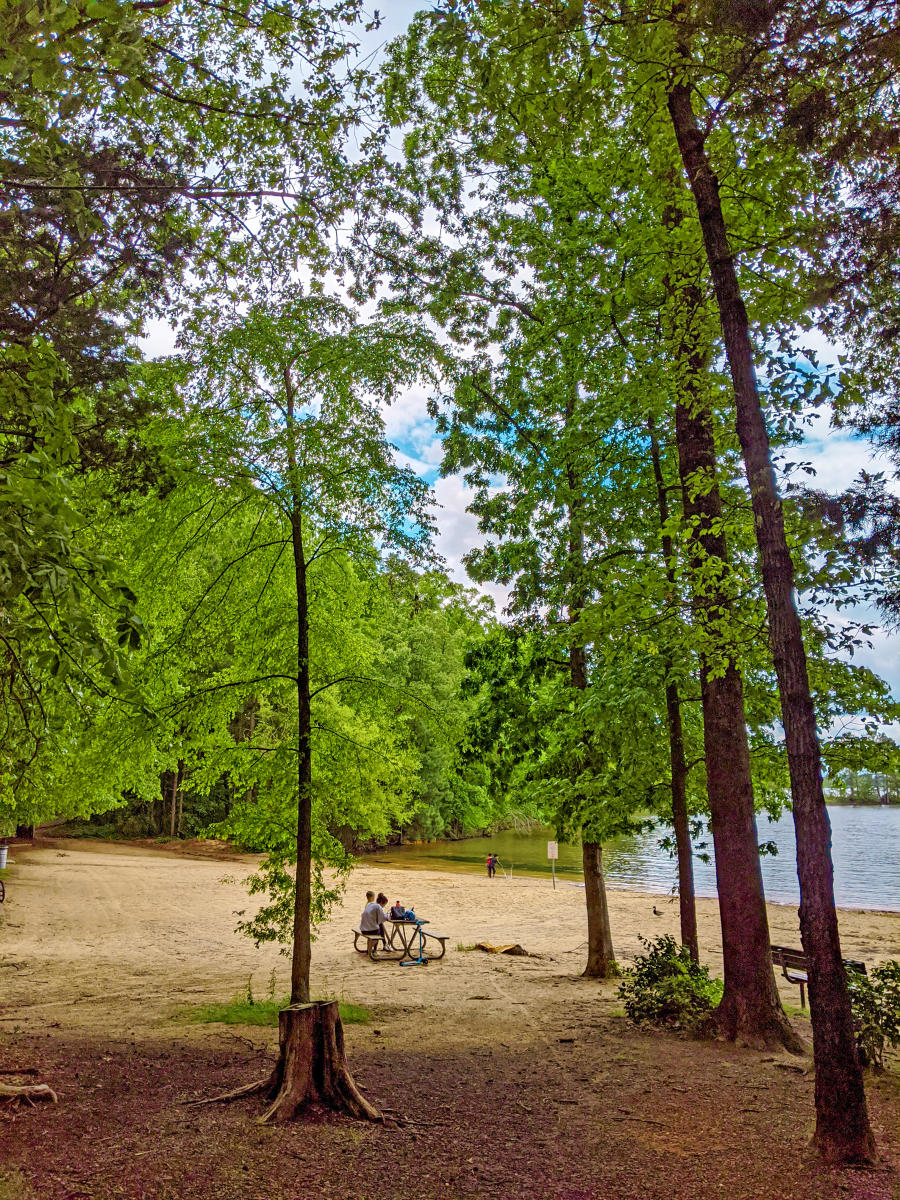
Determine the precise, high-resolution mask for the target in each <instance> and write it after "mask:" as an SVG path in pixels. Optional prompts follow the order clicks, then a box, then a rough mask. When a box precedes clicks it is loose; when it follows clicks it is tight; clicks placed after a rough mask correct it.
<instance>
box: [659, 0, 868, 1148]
mask: <svg viewBox="0 0 900 1200" xmlns="http://www.w3.org/2000/svg"><path fill="white" fill-rule="evenodd" d="M683 15H685V14H684V13H681V14H676V20H675V21H674V22H673V25H674V33H675V37H676V54H675V58H674V61H673V63H672V68H671V75H670V83H669V90H668V108H669V113H670V116H671V120H672V127H673V130H674V132H675V137H676V139H677V142H678V148H679V151H680V153H681V157H682V161H683V163H684V170H685V174H686V175H687V179H688V182H689V185H690V187H691V190H692V193H693V196H694V200H695V203H696V207H697V218H698V221H699V224H700V229H701V231H702V234H703V240H704V245H705V248H706V255H707V260H708V263H709V269H710V274H711V277H712V281H713V286H714V289H715V295H716V303H717V305H718V309H719V315H720V318H721V323H722V335H723V341H724V345H725V352H726V355H727V358H728V364H729V368H730V370H731V376H732V381H733V384H734V394H735V402H736V409H737V432H738V437H739V439H740V442H741V448H742V451H743V454H744V461H745V465H746V471H747V480H748V484H749V488H750V495H751V500H752V503H753V511H754V516H755V519H756V532H757V541H758V545H759V556H760V570H761V574H762V579H763V586H764V588H765V592H766V601H767V607H768V612H769V623H770V629H771V637H772V647H773V656H774V660H775V670H776V674H777V676H778V684H779V692H780V696H781V707H782V720H783V722H784V730H785V740H786V745H787V754H788V762H789V767H790V774H791V795H792V799H793V813H794V824H795V827H796V834H797V869H798V874H799V877H800V892H801V902H800V928H801V937H802V939H803V945H804V949H805V950H806V952H807V955H808V957H809V963H810V968H809V975H810V1010H811V1014H812V1018H813V1045H814V1050H815V1061H816V1117H817V1122H816V1135H815V1141H816V1144H817V1146H818V1148H819V1150H820V1152H821V1153H822V1155H823V1157H825V1158H826V1159H828V1160H829V1161H835V1162H847V1161H860V1160H861V1161H869V1160H871V1158H872V1157H873V1155H874V1139H873V1136H872V1132H871V1128H870V1126H869V1120H868V1113H867V1109H866V1100H865V1091H864V1088H863V1081H862V1070H861V1067H860V1064H859V1060H858V1055H857V1052H856V1046H855V1041H854V1037H853V1020H852V1013H851V1009H850V997H849V993H848V990H847V980H846V974H845V971H844V966H843V961H842V957H841V948H840V939H839V936H838V926H837V913H836V911H835V905H834V880H833V868H832V863H831V839H830V829H829V824H828V815H827V812H826V809H825V798H824V792H823V787H822V771H821V758H820V752H819V743H818V738H817V735H816V718H815V709H814V706H813V700H812V693H811V691H810V687H809V679H808V673H807V666H806V653H805V649H804V645H803V634H802V629H801V624H800V618H799V615H798V613H797V609H796V604H795V600H794V566H793V562H792V560H791V556H790V551H789V549H788V544H787V539H786V536H785V529H784V518H783V515H782V511H781V499H780V497H779V494H778V489H777V485H776V482H775V475H774V471H773V469H772V464H771V457H770V443H769V434H768V430H767V428H766V422H765V417H764V415H763V410H762V406H761V404H760V399H759V393H758V390H757V384H756V375H755V370H754V361H753V358H754V356H753V346H752V342H751V338H750V326H749V320H748V316H747V310H746V307H745V304H744V300H743V297H742V294H741V287H740V283H739V281H738V276H737V271H736V269H735V264H734V257H733V253H732V249H731V246H730V244H729V239H728V229H727V224H726V221H725V216H724V212H723V208H722V203H721V200H720V196H719V188H718V180H717V179H716V176H715V174H714V170H713V167H712V165H711V163H710V160H709V157H708V154H707V151H706V149H705V145H704V143H705V140H706V139H705V137H704V135H703V133H702V132H701V130H700V127H699V124H698V122H697V119H696V116H695V114H694V109H693V99H692V93H693V90H694V87H695V86H696V84H695V82H694V80H692V79H691V75H690V68H689V63H690V53H691V47H690V38H689V34H688V31H687V29H686V28H684V29H680V28H679V25H680V23H681V22H680V21H679V20H678V17H681V16H683Z"/></svg>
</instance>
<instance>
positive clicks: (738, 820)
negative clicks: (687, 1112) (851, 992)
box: [675, 392, 803, 1052]
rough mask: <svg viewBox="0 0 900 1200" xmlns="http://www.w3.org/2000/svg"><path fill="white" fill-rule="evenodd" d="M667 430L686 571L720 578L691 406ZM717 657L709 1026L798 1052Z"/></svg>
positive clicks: (732, 673) (704, 447)
mask: <svg viewBox="0 0 900 1200" xmlns="http://www.w3.org/2000/svg"><path fill="white" fill-rule="evenodd" d="M686 396H687V392H686ZM675 430H676V439H677V442H678V469H679V474H680V477H681V482H682V497H683V500H682V502H683V505H684V514H685V518H686V520H687V522H688V526H689V529H690V531H691V532H690V539H691V542H692V544H693V546H694V557H695V562H694V565H695V566H696V567H703V566H706V567H707V568H708V566H709V564H710V563H718V564H720V568H719V569H720V571H721V570H723V569H724V568H725V565H726V563H727V560H728V553H727V545H726V542H725V537H724V534H723V533H722V528H721V522H722V502H721V497H720V494H719V489H718V486H717V485H716V483H715V470H716V451H715V441H714V439H713V433H712V427H711V423H710V420H709V415H708V413H707V411H706V410H705V408H704V407H703V404H702V402H701V399H700V398H699V397H696V398H695V399H694V403H693V404H692V405H691V407H688V404H686V403H683V402H682V401H679V402H678V403H677V404H676V411H675ZM705 575H706V577H705V578H704V580H703V584H702V586H701V587H700V590H699V591H698V590H697V588H698V585H697V583H696V582H695V583H694V584H693V586H694V589H695V591H694V598H693V607H694V613H695V616H696V620H697V623H698V626H699V628H700V629H701V631H702V632H703V633H704V634H706V635H707V636H709V638H710V640H711V641H712V642H713V643H715V641H716V631H717V626H718V625H719V624H720V623H721V622H722V620H723V619H724V617H725V613H726V609H727V606H728V604H729V599H728V596H727V594H726V593H725V592H724V590H722V589H720V588H719V587H718V586H717V585H716V584H715V583H714V582H712V581H711V580H710V579H709V571H708V570H707V571H706V572H705ZM723 654H724V655H725V656H726V661H725V663H724V667H723V664H721V663H716V664H714V666H715V669H712V668H711V666H710V663H709V662H708V660H707V659H706V658H705V657H704V656H701V662H700V693H701V700H702V705H703V742H704V753H705V760H706V787H707V793H708V795H709V807H710V812H711V814H712V835H713V844H714V846H715V857H716V886H717V889H718V894H719V919H720V922H721V926H722V956H723V959H724V979H725V992H724V994H723V996H722V1002H721V1004H720V1005H719V1007H718V1008H717V1010H716V1022H717V1024H718V1026H719V1028H720V1030H721V1031H722V1033H723V1034H724V1036H725V1037H727V1038H731V1039H739V1040H741V1041H743V1042H747V1043H748V1044H749V1045H753V1046H761V1047H764V1046H774V1045H783V1046H785V1047H786V1048H787V1049H789V1050H793V1051H796V1052H800V1051H802V1048H803V1047H802V1043H801V1041H800V1039H799V1038H798V1037H797V1035H796V1034H795V1033H794V1031H793V1029H792V1028H791V1026H790V1024H789V1022H788V1020H787V1017H786V1016H785V1014H784V1010H783V1009H782V1007H781V1001H780V999H779V997H778V989H777V986H776V984H775V973H774V970H773V967H772V957H771V952H770V949H769V947H770V939H769V922H768V917H767V914H766V901H765V894H764V892H763V882H762V870H761V868H760V863H759V848H758V837H757V833H756V818H755V815H754V804H753V785H752V782H751V776H750V748H749V745H748V742H747V724H746V716H745V712H744V694H743V684H742V681H741V676H740V673H739V672H738V670H737V667H736V666H735V664H734V662H733V660H731V658H730V656H728V653H727V647H726V648H724V649H723Z"/></svg>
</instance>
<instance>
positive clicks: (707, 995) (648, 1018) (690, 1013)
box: [619, 934, 722, 1027]
mask: <svg viewBox="0 0 900 1200" xmlns="http://www.w3.org/2000/svg"><path fill="white" fill-rule="evenodd" d="M640 942H641V945H642V946H644V947H646V951H647V952H646V954H639V955H638V956H637V958H636V959H635V960H634V966H633V967H632V968H631V969H630V970H628V971H626V972H625V977H624V979H623V981H622V983H621V985H620V986H619V996H620V998H621V999H622V1000H623V1001H624V1002H625V1014H626V1016H627V1017H628V1018H629V1020H631V1021H633V1022H634V1023H635V1024H636V1025H640V1024H642V1023H644V1022H652V1023H653V1024H658V1025H675V1026H688V1027H690V1026H695V1025H697V1024H698V1023H699V1022H700V1021H701V1020H702V1019H703V1018H704V1017H705V1016H707V1014H708V1013H710V1012H711V1011H712V1009H713V1008H715V1006H716V1005H717V1004H718V1003H719V1001H720V1000H721V998H722V982H721V980H719V979H711V978H710V976H709V971H708V970H707V968H706V967H701V966H700V965H699V964H698V963H695V962H693V961H692V960H691V956H690V952H689V951H688V949H687V947H686V946H679V945H678V943H677V942H676V941H675V939H674V938H673V937H671V936H670V935H669V934H666V935H664V936H663V937H658V938H656V940H655V941H652V942H650V941H646V940H645V939H644V938H641V939H640Z"/></svg>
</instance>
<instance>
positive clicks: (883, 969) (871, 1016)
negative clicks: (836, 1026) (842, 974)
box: [847, 962, 900, 1071]
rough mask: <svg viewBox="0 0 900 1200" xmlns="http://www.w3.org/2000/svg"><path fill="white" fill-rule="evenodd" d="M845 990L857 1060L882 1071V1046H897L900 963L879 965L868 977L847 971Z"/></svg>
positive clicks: (899, 1033)
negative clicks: (848, 991)
mask: <svg viewBox="0 0 900 1200" xmlns="http://www.w3.org/2000/svg"><path fill="white" fill-rule="evenodd" d="M847 986H848V988H849V989H850V1004H851V1006H852V1008H853V1026H854V1029H855V1030H856V1046H857V1049H858V1050H859V1057H860V1060H861V1062H862V1064H863V1066H871V1067H874V1068H875V1070H876V1071H882V1070H884V1051H885V1046H886V1045H891V1046H900V963H898V962H886V963H882V964H881V966H880V967H875V968H874V970H873V971H872V974H871V975H861V974H860V973H859V972H858V971H854V970H853V969H852V968H849V969H848V970H847Z"/></svg>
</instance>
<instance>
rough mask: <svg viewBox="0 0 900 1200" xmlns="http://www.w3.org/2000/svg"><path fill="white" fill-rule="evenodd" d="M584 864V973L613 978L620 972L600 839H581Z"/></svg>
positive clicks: (595, 976) (600, 977) (599, 977)
mask: <svg viewBox="0 0 900 1200" xmlns="http://www.w3.org/2000/svg"><path fill="white" fill-rule="evenodd" d="M581 862H582V865H583V866H584V898H585V903H586V904H587V919H588V960H587V966H586V967H585V968H584V971H583V972H582V975H584V976H585V977H586V978H589V979H611V978H613V977H614V976H616V975H618V973H619V969H618V967H617V966H616V955H615V951H614V950H613V944H612V929H611V928H610V924H609V907H608V905H607V903H606V884H605V883H604V880H603V847H602V846H601V845H600V843H599V842H587V841H583V842H582V843H581Z"/></svg>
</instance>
